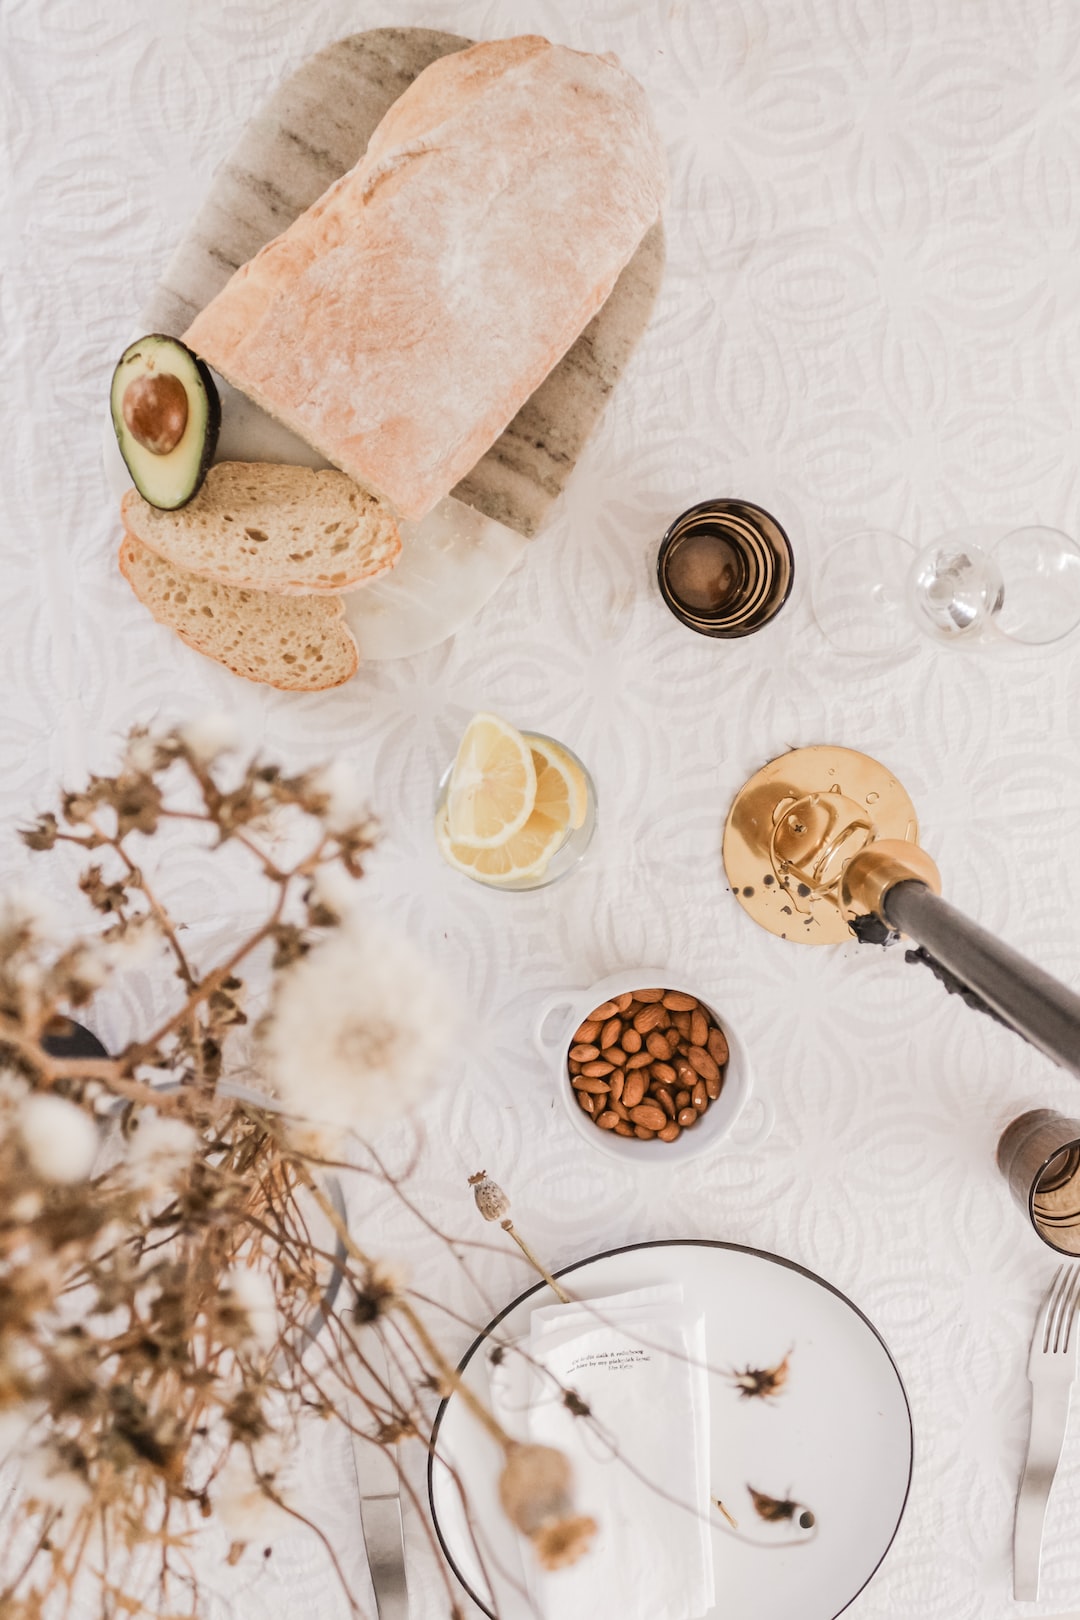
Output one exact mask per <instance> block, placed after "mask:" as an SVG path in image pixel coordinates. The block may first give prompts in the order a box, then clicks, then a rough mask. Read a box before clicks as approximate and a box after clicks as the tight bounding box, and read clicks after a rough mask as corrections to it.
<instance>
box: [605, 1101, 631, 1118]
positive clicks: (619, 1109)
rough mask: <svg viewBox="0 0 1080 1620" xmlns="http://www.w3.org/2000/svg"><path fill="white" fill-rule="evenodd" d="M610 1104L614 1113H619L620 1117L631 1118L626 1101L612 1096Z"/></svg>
mask: <svg viewBox="0 0 1080 1620" xmlns="http://www.w3.org/2000/svg"><path fill="white" fill-rule="evenodd" d="M608 1106H609V1107H610V1109H611V1112H612V1113H613V1114H618V1116H619V1118H620V1119H629V1118H630V1115H629V1114H628V1113H627V1110H626V1105H625V1103H621V1102H620V1101H619V1099H618V1097H612V1098H611V1099H610V1101H609V1104H608Z"/></svg>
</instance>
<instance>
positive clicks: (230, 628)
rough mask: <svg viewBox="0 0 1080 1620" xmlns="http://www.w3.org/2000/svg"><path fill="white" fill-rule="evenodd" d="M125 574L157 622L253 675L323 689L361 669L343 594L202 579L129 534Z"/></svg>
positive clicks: (292, 688)
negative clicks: (281, 592) (276, 592)
mask: <svg viewBox="0 0 1080 1620" xmlns="http://www.w3.org/2000/svg"><path fill="white" fill-rule="evenodd" d="M120 572H121V573H122V574H123V576H124V578H125V579H126V580H127V582H128V584H129V585H130V586H131V588H132V590H133V591H134V592H135V595H136V596H137V597H138V598H139V601H140V602H142V603H143V604H144V606H146V607H147V608H149V610H150V612H151V613H152V614H153V616H154V618H155V619H157V620H158V622H159V623H160V624H164V625H168V627H169V629H170V630H175V632H176V634H177V635H178V636H179V637H180V639H181V640H182V641H186V642H187V644H188V646H189V647H194V649H195V651H196V652H200V653H203V654H204V655H205V656H206V657H207V658H215V659H217V661H218V663H219V664H224V665H225V667H226V669H231V670H232V672H233V674H234V675H243V676H245V677H246V678H247V679H248V680H249V681H262V682H263V683H264V684H265V685H267V686H277V687H280V688H281V689H282V690H283V691H287V692H322V691H325V690H326V688H327V687H331V686H341V685H342V683H343V682H345V681H347V680H349V679H350V678H351V676H353V675H355V674H356V671H357V668H358V667H359V663H360V655H359V652H358V649H357V645H356V641H355V638H354V637H353V634H352V631H351V630H350V629H349V627H348V625H347V624H346V623H345V608H344V605H343V603H342V601H341V598H340V597H337V596H272V595H271V594H270V593H269V592H268V591H249V590H239V589H237V587H236V586H234V585H219V584H217V583H215V582H214V581H213V580H207V579H199V578H198V576H197V575H195V574H192V573H189V572H188V570H187V569H185V568H178V567H177V566H176V565H175V563H171V562H167V561H166V560H165V558H164V557H159V556H158V555H157V554H156V553H155V552H153V551H151V550H150V549H149V547H148V546H144V545H143V543H142V541H141V540H137V539H136V538H135V536H134V535H133V534H127V533H125V535H124V538H123V541H122V542H121V545H120Z"/></svg>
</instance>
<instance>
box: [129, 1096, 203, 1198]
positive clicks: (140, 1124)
mask: <svg viewBox="0 0 1080 1620" xmlns="http://www.w3.org/2000/svg"><path fill="white" fill-rule="evenodd" d="M198 1145H199V1137H198V1133H197V1132H196V1131H195V1130H194V1129H193V1128H192V1127H191V1126H190V1125H189V1124H188V1123H187V1121H186V1120H183V1119H174V1118H173V1117H172V1115H170V1114H159V1113H158V1111H157V1109H156V1108H142V1109H140V1110H139V1112H138V1114H136V1116H135V1130H134V1131H133V1132H132V1135H131V1140H130V1142H129V1144H128V1154H127V1178H128V1180H129V1181H130V1182H131V1183H132V1184H133V1185H134V1186H136V1187H139V1188H141V1189H142V1191H143V1192H147V1193H151V1194H155V1195H156V1194H160V1193H164V1192H167V1191H168V1190H169V1188H170V1187H171V1186H172V1184H173V1182H174V1181H175V1180H176V1179H177V1177H178V1176H181V1175H183V1173H184V1171H185V1170H186V1169H187V1168H188V1166H189V1165H190V1163H191V1161H192V1159H193V1158H194V1156H195V1150H196V1148H197V1147H198Z"/></svg>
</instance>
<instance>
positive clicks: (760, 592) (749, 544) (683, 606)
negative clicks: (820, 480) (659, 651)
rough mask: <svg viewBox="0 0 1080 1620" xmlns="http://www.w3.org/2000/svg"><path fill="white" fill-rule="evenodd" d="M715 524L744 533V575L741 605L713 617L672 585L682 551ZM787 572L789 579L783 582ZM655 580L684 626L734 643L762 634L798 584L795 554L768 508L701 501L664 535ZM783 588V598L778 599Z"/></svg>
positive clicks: (746, 503)
mask: <svg viewBox="0 0 1080 1620" xmlns="http://www.w3.org/2000/svg"><path fill="white" fill-rule="evenodd" d="M710 518H713V519H715V520H718V522H719V524H721V525H723V524H725V522H726V523H727V524H729V525H730V527H731V529H732V530H734V531H741V533H742V535H743V539H742V541H741V545H742V548H743V556H742V559H741V561H742V564H743V569H744V575H743V577H742V578H740V580H739V582H738V585H737V586H736V587H735V592H736V595H737V597H738V599H737V600H735V601H732V602H730V603H727V604H726V605H725V606H722V607H719V608H717V609H715V610H714V611H711V612H710V611H709V610H708V609H705V608H700V609H699V608H695V607H693V606H691V605H690V604H689V603H688V602H685V601H683V600H682V599H681V598H680V597H679V596H678V595H677V594H676V593H675V590H674V588H673V587H672V584H671V581H670V579H669V571H670V567H671V563H672V561H673V559H674V556H675V554H676V552H677V549H678V547H679V546H681V545H682V543H683V542H684V541H685V540H687V539H689V538H691V537H692V536H693V535H694V533H695V532H696V531H697V530H699V529H700V530H702V532H708V530H706V529H705V525H706V523H707V522H708V520H709V519H710ZM735 544H736V545H738V544H739V542H735ZM751 568H752V574H751V576H750V577H749V578H747V577H746V570H747V569H751ZM778 569H779V576H780V577H778ZM785 569H786V575H787V577H786V579H783V578H782V574H783V571H784V570H785ZM656 579H657V584H658V586H659V588H660V595H661V596H662V597H663V599H664V603H665V605H666V606H667V607H668V608H669V609H670V611H671V612H672V613H673V614H674V616H675V617H676V618H677V619H678V620H679V622H680V624H685V625H686V626H687V628H688V629H690V630H696V631H697V633H698V634H699V635H702V636H713V637H715V638H716V639H717V640H721V641H734V640H737V639H739V638H741V637H743V636H752V635H753V634H754V632H755V631H756V630H763V629H764V628H765V626H766V625H768V624H771V623H772V621H773V619H775V617H776V615H777V614H778V613H779V612H780V610H781V608H782V607H783V606H784V603H785V602H786V601H787V599H788V597H789V596H790V595H791V591H792V587H793V585H794V583H795V553H794V552H793V550H792V547H791V541H790V540H789V539H788V537H787V534H786V533H785V531H784V529H783V527H782V525H781V524H780V523H778V522H777V520H776V518H774V517H773V515H772V513H771V512H767V511H766V510H765V508H764V507H763V506H757V505H755V503H754V502H753V501H740V500H732V499H722V500H711V501H699V502H698V503H697V505H696V506H690V507H687V509H686V511H685V512H680V514H679V516H678V517H677V518H676V519H675V521H674V522H673V523H672V524H671V525H670V526H669V527H668V529H667V531H666V532H665V534H664V537H663V539H662V540H661V542H660V549H659V551H658V552H657V554H656ZM778 588H779V591H780V594H779V595H778V596H774V595H773V593H774V591H775V590H776V589H778ZM740 593H741V594H740Z"/></svg>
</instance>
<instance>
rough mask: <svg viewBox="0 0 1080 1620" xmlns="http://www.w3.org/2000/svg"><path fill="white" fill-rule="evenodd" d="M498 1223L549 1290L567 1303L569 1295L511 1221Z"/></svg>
mask: <svg viewBox="0 0 1080 1620" xmlns="http://www.w3.org/2000/svg"><path fill="white" fill-rule="evenodd" d="M499 1225H500V1226H501V1227H502V1229H503V1231H504V1232H508V1233H509V1234H510V1236H511V1237H512V1238H513V1240H514V1242H515V1243H516V1244H517V1246H518V1248H519V1249H520V1250H521V1252H522V1254H523V1255H524V1256H525V1258H526V1260H527V1261H528V1262H529V1264H530V1266H532V1267H533V1268H534V1270H536V1271H538V1272H539V1273H540V1275H541V1277H543V1279H544V1281H545V1282H546V1283H547V1285H548V1287H549V1288H550V1289H551V1292H552V1293H553V1294H554V1295H555V1296H556V1298H557V1299H560V1300H561V1301H562V1303H563V1304H564V1305H569V1304H570V1295H569V1294H568V1293H567V1292H566V1290H565V1289H563V1288H560V1286H559V1284H558V1283H557V1282H556V1281H555V1278H554V1277H553V1276H552V1275H551V1272H550V1271H549V1270H548V1269H547V1267H546V1266H545V1265H544V1264H543V1263H542V1261H540V1260H538V1259H537V1258H536V1256H535V1254H534V1253H533V1252H532V1250H531V1249H530V1248H529V1245H528V1244H527V1243H526V1241H525V1239H524V1238H523V1237H522V1236H521V1233H520V1232H518V1231H517V1229H516V1228H515V1226H514V1223H513V1221H510V1220H506V1221H500V1222H499Z"/></svg>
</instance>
